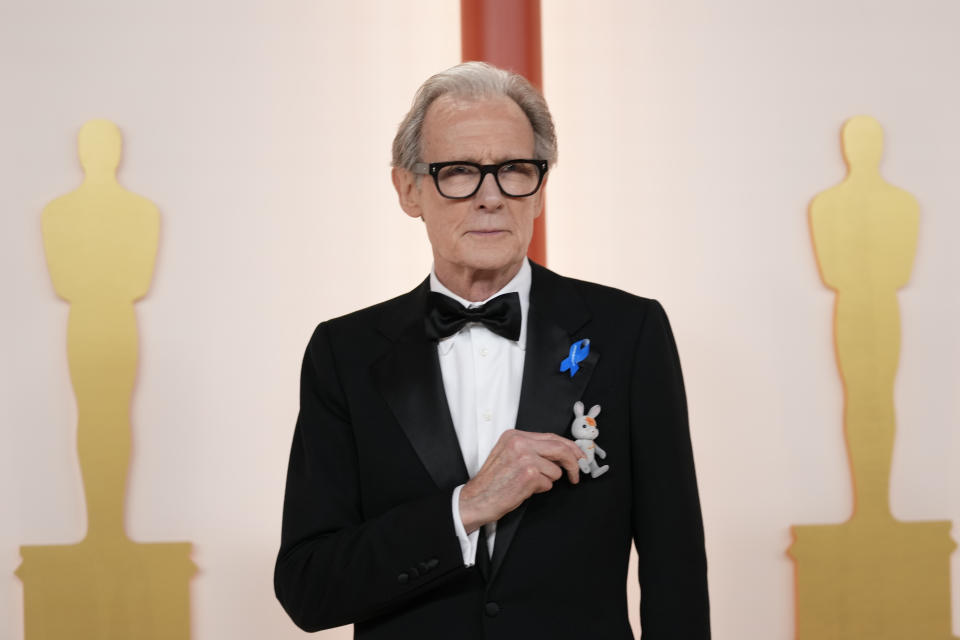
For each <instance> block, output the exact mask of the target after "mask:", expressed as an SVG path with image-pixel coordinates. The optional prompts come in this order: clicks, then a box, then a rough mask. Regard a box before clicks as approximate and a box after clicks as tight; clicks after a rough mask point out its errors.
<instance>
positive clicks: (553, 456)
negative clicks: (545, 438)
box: [540, 445, 580, 484]
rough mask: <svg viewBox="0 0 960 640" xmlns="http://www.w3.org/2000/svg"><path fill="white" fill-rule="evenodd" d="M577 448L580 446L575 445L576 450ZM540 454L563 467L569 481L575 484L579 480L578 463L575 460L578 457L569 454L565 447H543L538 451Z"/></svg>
mask: <svg viewBox="0 0 960 640" xmlns="http://www.w3.org/2000/svg"><path fill="white" fill-rule="evenodd" d="M574 446H576V445H574ZM579 450H580V448H579V447H577V451H579ZM540 455H541V456H542V457H543V459H545V460H548V461H550V463H551V464H554V465H559V466H560V467H563V469H565V470H566V472H567V477H568V478H569V479H570V482H571V483H573V484H577V483H578V482H579V481H580V464H579V463H578V462H577V460H578V458H576V457H574V456H573V455H571V452H570V451H569V450H568V449H567V448H566V447H555V448H553V449H548V448H546V447H545V448H544V450H543V451H541V452H540Z"/></svg>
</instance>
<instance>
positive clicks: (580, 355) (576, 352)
mask: <svg viewBox="0 0 960 640" xmlns="http://www.w3.org/2000/svg"><path fill="white" fill-rule="evenodd" d="M588 355H590V340H589V339H586V338H585V339H583V340H578V341H577V342H574V343H573V344H572V345H570V353H569V355H567V357H566V358H564V359H563V362H561V363H560V371H561V372H563V371H569V372H570V377H571V378H572V377H573V375H574V374H575V373H576V372H577V371H579V370H580V363H581V362H583V361H584V360H586V358H587V356H588Z"/></svg>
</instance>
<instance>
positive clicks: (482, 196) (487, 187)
mask: <svg viewBox="0 0 960 640" xmlns="http://www.w3.org/2000/svg"><path fill="white" fill-rule="evenodd" d="M474 198H475V202H476V204H477V207H479V208H480V209H486V210H488V211H496V210H497V209H500V208H501V207H503V193H501V192H500V186H499V185H498V184H497V179H496V177H494V175H493V174H492V173H488V174H487V175H485V176H483V180H481V181H480V188H479V189H478V190H477V194H476V195H475V196H474Z"/></svg>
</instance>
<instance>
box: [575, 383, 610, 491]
mask: <svg viewBox="0 0 960 640" xmlns="http://www.w3.org/2000/svg"><path fill="white" fill-rule="evenodd" d="M573 415H574V418H573V424H571V425H570V431H571V432H572V433H573V437H574V438H576V440H574V443H575V444H576V445H577V446H578V447H580V450H581V451H583V453H584V455H585V456H587V457H586V458H580V460H578V461H577V464H579V465H580V471H582V472H583V473H589V474H590V477H591V478H599V477H600V476H602V475H603V474H605V473H606V472H607V471H609V470H610V465H608V464H605V465H603V466H602V467H601V466H600V465H598V464H597V456H600V459H601V460H605V459H606V457H607V452H606V451H604V450H603V449H601V448H600V446H599V445H597V443H596V442H594V440H596V439H597V436H598V435H600V430H599V429H597V420H596V418H597V416H598V415H600V405H598V404H595V405H593V406H592V407H590V411H588V412H587V415H583V403H582V402H580V401H579V400H577V401H576V402H575V403H574V405H573Z"/></svg>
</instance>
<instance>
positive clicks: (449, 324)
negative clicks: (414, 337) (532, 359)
mask: <svg viewBox="0 0 960 640" xmlns="http://www.w3.org/2000/svg"><path fill="white" fill-rule="evenodd" d="M468 322H479V323H481V324H483V326H485V327H486V328H487V329H490V331H493V332H494V333H495V334H497V335H498V336H503V337H504V338H506V339H507V340H519V339H520V294H518V293H517V292H516V291H514V292H513V293H505V294H503V295H501V296H497V297H496V298H494V299H493V300H489V301H487V302H486V303H485V304H482V305H480V306H479V307H472V308H467V307H464V306H463V305H462V304H460V303H459V302H457V301H456V300H454V299H453V298H451V297H449V296H445V295H443V294H442V293H437V292H436V291H431V292H430V296H429V299H428V307H427V317H426V327H427V337H429V338H433V339H434V340H439V339H441V338H446V337H447V336H452V335H453V334H455V333H456V332H457V331H460V329H461V328H462V327H463V325H465V324H467V323H468Z"/></svg>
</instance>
